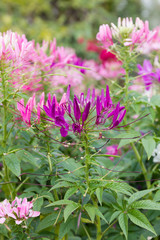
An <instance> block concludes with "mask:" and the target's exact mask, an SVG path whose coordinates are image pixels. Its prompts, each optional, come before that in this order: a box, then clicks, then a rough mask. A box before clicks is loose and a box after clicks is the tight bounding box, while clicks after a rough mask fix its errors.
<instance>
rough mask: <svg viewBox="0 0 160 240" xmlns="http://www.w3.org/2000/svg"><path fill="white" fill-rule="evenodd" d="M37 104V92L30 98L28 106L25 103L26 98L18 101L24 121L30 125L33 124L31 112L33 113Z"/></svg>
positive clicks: (18, 107)
mask: <svg viewBox="0 0 160 240" xmlns="http://www.w3.org/2000/svg"><path fill="white" fill-rule="evenodd" d="M35 105H36V103H35V94H34V95H33V97H30V98H29V100H28V102H27V104H26V106H25V105H24V99H21V100H20V101H19V102H18V103H17V109H18V110H19V111H20V113H21V117H22V119H23V121H24V122H25V123H26V124H27V125H28V126H31V113H32V110H33V108H34V107H35Z"/></svg>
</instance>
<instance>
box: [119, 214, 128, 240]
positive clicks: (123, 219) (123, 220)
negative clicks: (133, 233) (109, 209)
mask: <svg viewBox="0 0 160 240" xmlns="http://www.w3.org/2000/svg"><path fill="white" fill-rule="evenodd" d="M118 222H119V225H120V227H121V229H122V231H123V233H124V235H125V237H126V239H128V216H127V214H126V213H121V214H120V215H119V217H118Z"/></svg>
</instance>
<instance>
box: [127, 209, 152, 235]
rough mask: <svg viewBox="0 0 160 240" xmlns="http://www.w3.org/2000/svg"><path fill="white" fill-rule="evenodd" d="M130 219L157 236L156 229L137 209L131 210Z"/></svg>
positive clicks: (129, 212) (129, 211)
mask: <svg viewBox="0 0 160 240" xmlns="http://www.w3.org/2000/svg"><path fill="white" fill-rule="evenodd" d="M128 217H129V219H130V220H131V221H132V222H133V223H134V224H136V225H137V226H139V227H142V228H145V229H147V230H148V231H150V232H152V233H154V234H155V235H156V232H155V230H154V228H153V227H152V225H151V224H150V222H149V221H148V219H147V218H146V216H145V215H144V214H143V213H141V212H140V211H138V210H136V209H130V210H128Z"/></svg>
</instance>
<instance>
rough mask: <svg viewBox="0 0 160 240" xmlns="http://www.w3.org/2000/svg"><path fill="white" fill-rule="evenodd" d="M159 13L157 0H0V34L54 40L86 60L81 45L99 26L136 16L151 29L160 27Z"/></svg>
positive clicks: (93, 37)
mask: <svg viewBox="0 0 160 240" xmlns="http://www.w3.org/2000/svg"><path fill="white" fill-rule="evenodd" d="M159 13H160V0H88V1H86V0H1V1H0V31H1V32H4V31H7V30H8V29H11V30H12V31H17V32H18V33H20V34H22V33H24V34H25V35H26V37H27V38H28V40H32V39H34V40H35V42H42V40H52V39H53V38H56V39H57V44H58V45H59V46H60V45H63V46H71V47H72V48H74V49H75V50H76V52H77V54H79V56H81V57H86V58H87V56H85V51H84V49H85V44H86V42H87V40H91V39H95V37H96V33H97V32H98V28H99V25H101V24H103V23H110V22H114V23H116V22H117V17H119V16H120V17H127V16H128V17H133V19H135V18H136V17H137V16H138V17H140V18H141V19H143V20H146V19H148V20H149V22H150V27H151V28H153V27H155V26H157V25H159V24H160V22H159ZM87 54H88V53H87ZM89 57H91V56H89Z"/></svg>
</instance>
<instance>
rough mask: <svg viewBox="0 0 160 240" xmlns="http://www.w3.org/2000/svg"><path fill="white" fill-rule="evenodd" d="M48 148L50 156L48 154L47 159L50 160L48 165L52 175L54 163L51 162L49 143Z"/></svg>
mask: <svg viewBox="0 0 160 240" xmlns="http://www.w3.org/2000/svg"><path fill="white" fill-rule="evenodd" d="M47 147H48V154H47V158H48V165H49V170H50V173H52V170H53V169H52V161H51V158H50V156H51V154H50V146H49V143H48V142H47Z"/></svg>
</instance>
